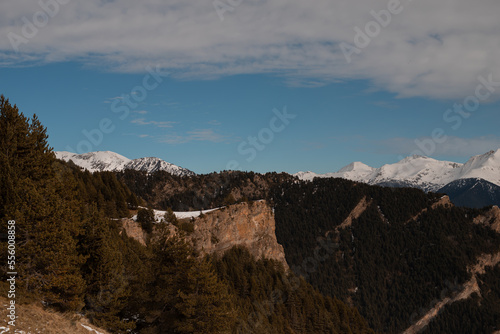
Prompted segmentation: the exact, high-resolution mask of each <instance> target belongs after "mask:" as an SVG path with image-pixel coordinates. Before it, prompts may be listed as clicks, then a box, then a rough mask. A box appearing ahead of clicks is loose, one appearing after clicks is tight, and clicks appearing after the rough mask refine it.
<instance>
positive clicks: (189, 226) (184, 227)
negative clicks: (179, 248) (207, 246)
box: [179, 222, 194, 234]
mask: <svg viewBox="0 0 500 334" xmlns="http://www.w3.org/2000/svg"><path fill="white" fill-rule="evenodd" d="M179 229H180V230H181V231H184V232H186V233H188V234H189V233H193V232H194V224H193V223H192V222H183V223H181V224H180V226H179Z"/></svg>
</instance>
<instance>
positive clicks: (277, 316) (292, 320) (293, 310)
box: [212, 247, 373, 334]
mask: <svg viewBox="0 0 500 334" xmlns="http://www.w3.org/2000/svg"><path fill="white" fill-rule="evenodd" d="M212 261H213V262H214V263H215V265H216V267H217V272H218V274H219V277H220V278H221V280H223V281H224V282H225V283H226V284H227V285H228V286H229V287H230V291H231V293H232V294H233V295H234V296H235V297H234V303H235V308H236V309H237V312H238V322H237V323H236V326H235V328H233V333H255V334H257V333H297V334H298V333H373V331H372V330H370V329H369V327H368V325H367V323H366V321H365V320H364V319H363V318H362V317H361V316H360V315H359V313H358V312H357V311H356V310H355V309H353V308H350V307H348V306H347V305H345V304H344V303H342V302H341V301H339V300H338V299H332V298H329V297H324V296H322V295H321V294H320V293H319V292H318V291H317V290H315V289H313V287H312V286H311V285H310V284H308V283H306V282H305V281H304V280H303V279H300V278H298V277H296V276H294V275H293V274H287V273H286V272H285V270H284V268H283V265H282V264H281V263H279V262H276V261H274V260H266V259H262V260H258V261H256V260H255V259H254V258H253V256H252V255H251V254H250V253H249V252H248V250H246V249H245V248H241V247H234V248H233V249H231V250H229V251H228V252H226V253H225V254H224V256H223V257H222V258H221V259H219V260H218V259H216V258H213V259H212Z"/></svg>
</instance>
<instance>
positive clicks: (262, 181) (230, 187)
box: [117, 169, 294, 211]
mask: <svg viewBox="0 0 500 334" xmlns="http://www.w3.org/2000/svg"><path fill="white" fill-rule="evenodd" d="M117 177H118V179H119V180H120V181H122V182H123V183H125V184H126V185H127V186H128V187H129V189H130V190H131V191H132V192H133V193H134V194H136V195H137V196H140V197H141V198H143V199H144V200H145V201H146V202H147V203H148V204H149V205H151V206H154V207H156V208H158V209H163V210H166V209H167V208H172V209H173V210H174V211H188V210H202V209H207V208H215V207H221V206H224V205H230V204H234V203H236V202H239V201H246V200H260V199H263V198H267V197H269V194H270V191H271V189H272V188H273V187H275V186H276V185H279V184H281V183H283V182H285V181H287V180H291V179H294V178H293V177H292V176H291V175H289V174H286V173H267V174H257V173H254V172H241V171H224V172H220V173H210V174H204V175H193V176H190V177H182V176H176V175H172V174H170V173H167V172H164V171H159V172H155V173H151V174H147V173H145V172H139V171H135V170H130V169H128V170H125V171H123V172H119V173H117Z"/></svg>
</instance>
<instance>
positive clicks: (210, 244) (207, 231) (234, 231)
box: [189, 201, 288, 268]
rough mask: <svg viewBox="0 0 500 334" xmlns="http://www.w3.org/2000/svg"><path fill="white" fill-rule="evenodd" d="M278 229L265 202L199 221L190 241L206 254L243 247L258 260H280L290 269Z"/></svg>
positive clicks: (237, 206) (212, 214)
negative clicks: (279, 241) (279, 238)
mask: <svg viewBox="0 0 500 334" xmlns="http://www.w3.org/2000/svg"><path fill="white" fill-rule="evenodd" d="M275 227H276V225H275V221H274V213H273V211H272V209H271V208H270V207H269V205H268V204H267V203H266V202H265V201H256V202H249V203H240V204H235V205H231V206H228V207H226V208H223V209H220V210H216V211H213V212H210V213H207V214H205V215H203V216H200V217H198V218H196V219H195V221H194V232H193V233H192V234H190V235H189V239H190V240H191V241H192V242H193V245H194V247H195V248H196V249H197V250H198V251H199V252H200V253H202V254H213V253H216V254H222V253H224V252H225V251H226V250H228V249H230V248H231V247H233V246H236V245H241V246H245V247H246V248H248V250H249V251H250V253H252V255H254V256H255V257H256V258H262V257H264V258H268V259H274V260H278V261H280V262H281V263H283V265H284V266H285V268H288V265H287V263H286V260H285V252H284V250H283V246H281V245H280V244H279V243H278V241H277V240H276V233H275Z"/></svg>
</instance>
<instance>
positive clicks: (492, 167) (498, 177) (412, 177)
mask: <svg viewBox="0 0 500 334" xmlns="http://www.w3.org/2000/svg"><path fill="white" fill-rule="evenodd" d="M294 175H295V176H297V177H298V178H299V179H301V180H312V179H314V178H315V177H338V178H344V179H348V180H352V181H358V182H364V183H368V184H379V185H380V184H381V185H391V186H407V187H415V188H420V189H423V190H425V191H436V190H438V189H440V188H441V187H443V186H444V185H446V184H448V183H450V182H453V181H456V180H460V179H469V178H479V179H484V180H486V181H489V182H491V183H494V184H496V185H498V186H500V149H498V150H496V151H490V152H487V153H485V154H482V155H477V156H474V157H472V158H470V159H469V161H467V162H466V163H465V164H461V163H456V162H450V161H440V160H436V159H432V158H429V157H424V156H419V155H413V156H410V157H407V158H404V159H403V160H401V161H399V162H397V163H394V164H387V165H384V166H382V167H380V168H373V167H370V166H367V165H365V164H363V163H361V162H354V163H351V164H349V165H347V166H345V167H344V168H342V169H340V170H339V171H338V172H335V173H326V174H316V173H314V172H299V173H297V174H294Z"/></svg>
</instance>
